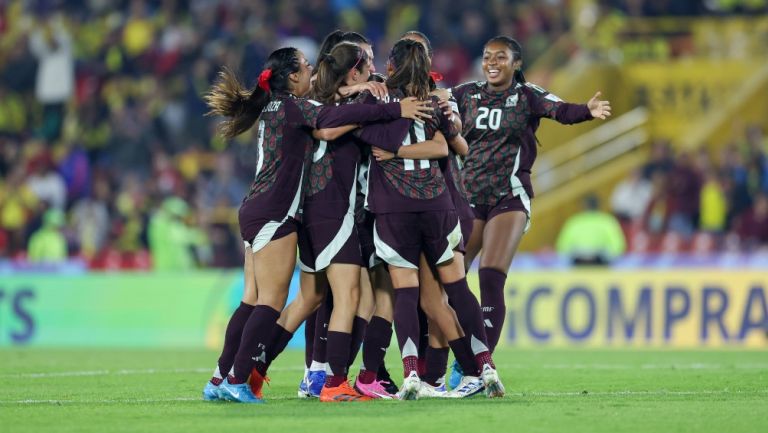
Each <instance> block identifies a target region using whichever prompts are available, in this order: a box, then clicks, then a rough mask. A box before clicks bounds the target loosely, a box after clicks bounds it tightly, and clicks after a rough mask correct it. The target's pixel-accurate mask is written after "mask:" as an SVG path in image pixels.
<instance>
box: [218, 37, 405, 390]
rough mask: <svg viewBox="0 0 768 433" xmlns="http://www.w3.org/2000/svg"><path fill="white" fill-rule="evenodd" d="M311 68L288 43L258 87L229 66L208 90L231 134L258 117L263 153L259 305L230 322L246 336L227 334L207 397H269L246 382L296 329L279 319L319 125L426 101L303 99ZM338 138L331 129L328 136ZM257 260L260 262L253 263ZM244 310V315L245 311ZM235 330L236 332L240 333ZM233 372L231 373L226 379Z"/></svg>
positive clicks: (371, 117)
mask: <svg viewBox="0 0 768 433" xmlns="http://www.w3.org/2000/svg"><path fill="white" fill-rule="evenodd" d="M311 71H312V66H311V65H309V63H308V62H307V60H306V58H305V57H304V55H303V54H302V53H301V52H300V51H299V50H297V49H295V48H281V49H279V50H277V51H274V52H273V53H272V54H270V56H269V58H268V59H267V62H266V64H265V66H264V70H263V71H262V73H261V74H260V76H259V82H258V85H257V86H256V87H254V88H253V89H249V90H246V89H244V88H243V87H242V85H241V84H240V83H239V82H238V81H237V79H235V78H234V76H233V75H232V74H231V72H229V71H228V70H224V71H223V72H222V73H221V76H220V80H219V81H218V82H217V83H216V84H215V85H214V87H213V89H212V90H211V92H210V93H209V94H208V95H206V100H207V102H208V104H209V106H210V107H211V111H210V113H211V114H217V115H222V116H225V117H228V118H229V120H226V121H224V122H222V124H221V132H222V135H223V136H224V137H227V138H231V137H234V136H237V135H239V134H241V133H243V132H245V131H247V130H249V129H250V128H251V127H252V126H253V125H254V123H256V122H257V120H258V154H259V156H258V163H257V166H256V175H255V180H254V182H253V184H252V186H251V189H250V191H249V193H248V196H247V197H246V198H245V199H244V201H243V204H242V205H241V207H240V211H239V222H240V232H241V236H242V238H243V242H244V243H245V246H246V265H245V271H246V273H247V274H246V281H249V280H250V279H251V278H252V279H254V281H255V285H254V284H250V283H248V284H246V290H247V291H248V290H252V291H253V292H255V293H247V294H245V295H244V297H243V301H244V302H247V301H252V300H253V299H254V298H255V300H256V305H255V306H254V308H253V309H252V311H251V312H250V314H249V315H248V317H247V320H245V321H244V323H243V324H242V325H240V324H239V323H235V324H233V323H230V325H228V328H230V327H232V328H233V331H234V330H236V329H237V328H241V327H242V334H241V335H242V336H241V338H240V340H239V342H238V341H232V340H237V339H236V338H230V339H226V340H225V347H224V350H223V351H222V353H223V354H227V355H228V356H227V359H224V360H222V359H220V362H219V366H218V368H217V371H216V373H214V377H213V378H212V379H211V381H210V382H209V384H206V387H205V389H204V391H203V396H204V398H206V399H214V398H216V397H218V398H225V399H229V400H233V401H240V402H248V403H260V402H262V400H261V399H260V398H258V397H256V396H255V395H254V393H253V392H252V391H251V388H250V387H249V386H248V384H246V381H247V379H248V377H249V376H250V375H251V370H252V369H254V367H255V370H256V371H255V374H256V375H259V373H262V376H263V373H264V371H265V369H266V363H267V359H268V358H269V356H268V354H267V348H268V347H270V350H274V348H277V347H279V346H281V345H282V346H283V347H284V345H285V344H287V341H288V340H289V339H290V335H289V334H290V333H288V332H287V331H285V329H283V328H282V327H280V326H278V325H277V323H276V322H277V319H278V317H279V316H280V310H282V309H283V306H284V305H285V299H286V297H287V294H288V285H289V283H290V279H291V276H292V274H293V269H294V266H295V261H296V244H297V235H296V232H297V223H296V220H295V217H296V215H297V211H298V209H299V205H300V201H301V195H302V183H303V177H304V167H305V165H306V163H307V160H308V159H309V157H310V156H311V153H310V151H311V144H312V140H311V136H310V133H311V131H312V130H314V129H322V128H335V127H339V126H344V125H353V124H357V123H360V122H364V121H376V120H384V119H395V118H399V117H400V115H401V112H405V113H406V114H410V115H411V117H415V114H414V113H415V112H416V111H418V110H419V108H418V107H420V105H419V104H418V103H411V102H412V101H404V103H401V104H400V106H398V105H396V104H390V105H385V106H382V107H375V106H360V107H357V106H350V105H346V106H339V107H323V106H320V104H313V103H311V102H310V101H308V100H305V99H300V97H301V96H303V95H304V94H306V93H307V91H308V90H309V78H310V74H311ZM371 107H372V108H374V109H375V111H374V110H372V108H371ZM337 134H340V132H339V133H337ZM337 137H338V135H333V134H328V135H327V136H325V137H324V138H327V139H334V138H337ZM248 253H250V254H248ZM249 261H251V262H252V263H250V264H248V262H249ZM236 315H237V316H238V317H237V319H238V320H242V319H243V317H242V316H244V314H237V312H236ZM233 319H235V315H233ZM231 322H232V320H231ZM241 323H242V322H241ZM227 335H228V336H235V335H236V332H232V333H230V332H228V333H227ZM238 343H239V345H238ZM234 346H237V348H236V349H234ZM232 353H234V356H233V357H232V355H231V354H232ZM230 364H231V367H230ZM227 367H230V368H229V369H228V368H227ZM260 369H261V370H260ZM262 370H263V371H262ZM226 371H230V372H231V374H230V375H229V376H228V377H227V378H226V379H224V380H223V381H222V377H221V376H222V373H224V372H226ZM217 382H218V386H217ZM256 391H257V392H258V391H259V389H258V387H256Z"/></svg>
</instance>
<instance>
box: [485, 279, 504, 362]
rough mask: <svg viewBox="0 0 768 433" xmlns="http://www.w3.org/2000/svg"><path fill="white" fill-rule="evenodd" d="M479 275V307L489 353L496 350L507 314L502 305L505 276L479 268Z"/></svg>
mask: <svg viewBox="0 0 768 433" xmlns="http://www.w3.org/2000/svg"><path fill="white" fill-rule="evenodd" d="M479 275H480V305H481V307H482V309H483V321H484V322H485V334H486V336H487V337H488V348H489V349H491V352H493V350H494V349H495V348H496V345H497V344H498V343H499V338H500V337H501V328H502V327H503V326H504V318H505V316H506V314H507V309H506V306H505V305H504V283H506V281H507V274H505V273H504V272H501V271H498V270H496V269H493V268H481V269H480V271H479Z"/></svg>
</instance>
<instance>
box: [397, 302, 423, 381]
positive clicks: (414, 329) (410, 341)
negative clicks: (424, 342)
mask: <svg viewBox="0 0 768 433" xmlns="http://www.w3.org/2000/svg"><path fill="white" fill-rule="evenodd" d="M418 306H419V288H418V287H406V288H402V289H395V311H394V313H395V314H394V316H395V333H396V334H397V343H398V345H399V346H400V354H401V356H402V358H403V375H404V377H408V375H409V374H410V373H411V372H412V371H417V370H418V367H417V361H418V356H419V346H418V344H419V313H418V312H417V309H418Z"/></svg>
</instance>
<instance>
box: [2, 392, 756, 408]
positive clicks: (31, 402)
mask: <svg viewBox="0 0 768 433" xmlns="http://www.w3.org/2000/svg"><path fill="white" fill-rule="evenodd" d="M723 395H725V396H727V395H732V396H736V395H768V389H762V390H757V391H732V390H727V389H723V390H701V391H666V390H656V391H630V390H626V391H605V392H587V393H584V392H557V391H530V392H513V393H507V398H530V397H544V398H546V397H579V398H588V397H676V396H685V397H702V396H723ZM294 399H296V400H298V399H297V398H296V397H272V398H269V399H268V400H294ZM198 401H199V402H203V400H201V399H200V398H193V397H176V398H121V399H106V400H31V399H28V400H0V405H26V404H28V405H63V404H147V403H178V402H198ZM206 404H222V403H220V402H214V403H208V402H206Z"/></svg>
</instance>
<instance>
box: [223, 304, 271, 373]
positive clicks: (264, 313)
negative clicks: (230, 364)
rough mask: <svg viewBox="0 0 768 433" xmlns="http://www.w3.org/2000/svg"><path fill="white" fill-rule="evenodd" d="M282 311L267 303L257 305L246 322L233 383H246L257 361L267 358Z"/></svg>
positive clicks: (236, 360)
mask: <svg viewBox="0 0 768 433" xmlns="http://www.w3.org/2000/svg"><path fill="white" fill-rule="evenodd" d="M279 317H280V312H279V311H277V310H275V309H274V308H272V307H269V306H267V305H257V306H256V307H254V308H253V312H252V313H251V316H250V317H249V318H248V321H247V322H245V327H244V328H243V338H242V339H241V340H240V349H238V351H237V354H236V355H235V363H234V370H235V374H234V377H233V378H232V381H231V382H232V383H234V384H238V383H245V381H246V380H248V376H249V375H250V374H251V370H252V369H253V366H254V364H255V363H256V362H257V361H261V360H264V361H266V359H267V346H268V345H269V343H270V341H271V338H272V336H273V335H274V332H275V327H276V326H277V319H278V318H279Z"/></svg>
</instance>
